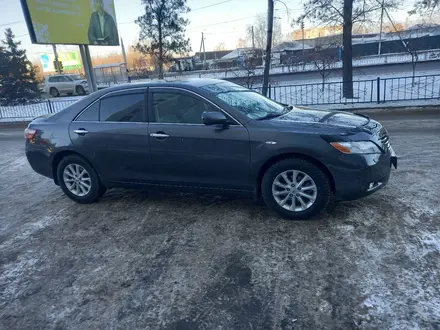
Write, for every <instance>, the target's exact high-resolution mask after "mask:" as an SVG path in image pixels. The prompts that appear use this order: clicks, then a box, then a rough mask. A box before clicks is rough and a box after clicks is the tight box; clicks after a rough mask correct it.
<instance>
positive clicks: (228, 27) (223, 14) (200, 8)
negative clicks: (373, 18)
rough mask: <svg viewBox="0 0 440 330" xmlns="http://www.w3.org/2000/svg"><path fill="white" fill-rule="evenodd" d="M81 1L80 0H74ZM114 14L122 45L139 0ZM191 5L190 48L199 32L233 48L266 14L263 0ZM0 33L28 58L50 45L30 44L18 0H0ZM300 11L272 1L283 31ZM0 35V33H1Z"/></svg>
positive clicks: (124, 1) (134, 33)
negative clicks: (11, 35)
mask: <svg viewBox="0 0 440 330" xmlns="http://www.w3.org/2000/svg"><path fill="white" fill-rule="evenodd" d="M78 1H84V0H78ZM114 3H115V8H116V17H117V23H118V29H119V33H120V36H121V37H122V39H123V40H124V44H125V46H126V48H127V47H128V45H130V44H134V43H135V42H136V41H137V39H138V35H139V28H138V26H137V24H135V23H134V20H135V19H137V18H138V17H139V16H140V15H142V14H143V13H144V12H145V9H144V7H143V6H142V4H141V0H114ZM187 5H188V6H189V7H190V8H191V9H192V11H191V12H190V13H188V14H187V18H188V19H189V21H190V24H189V25H188V26H187V33H186V35H187V37H189V38H190V42H191V47H192V51H193V52H195V51H198V50H199V48H200V41H201V34H202V32H203V33H204V35H205V48H206V50H207V51H209V50H214V48H215V47H216V46H217V45H218V44H219V43H221V42H223V43H224V44H225V46H226V49H234V48H235V47H236V45H237V42H238V39H239V38H243V37H245V35H246V33H245V31H246V27H247V26H249V25H252V22H253V21H254V20H255V16H256V15H258V14H261V13H263V14H266V10H267V0H187ZM0 8H1V9H2V10H1V11H0V34H2V30H3V29H5V28H7V27H10V28H12V31H13V32H14V34H15V35H16V36H17V39H18V40H20V41H21V42H22V46H23V47H24V48H25V49H26V50H27V52H28V56H29V58H30V59H34V60H35V59H36V58H37V57H38V56H39V55H41V54H42V53H46V52H51V51H52V47H51V46H46V45H35V44H32V43H31V41H30V38H29V35H28V31H27V27H26V24H25V22H24V17H23V12H22V9H21V5H20V1H19V0H0ZM299 14H301V0H283V1H282V2H281V1H276V2H275V15H274V16H275V18H276V19H278V20H280V22H281V25H282V32H283V34H287V33H289V32H292V31H293V30H294V28H292V27H291V21H292V19H293V18H295V17H297V16H298V15H299ZM306 27H307V26H306ZM1 37H2V35H1ZM58 49H59V51H63V50H75V49H78V47H76V46H62V45H60V46H58ZM90 51H91V53H92V55H101V54H105V53H108V52H120V51H121V49H120V47H108V46H106V47H99V46H90Z"/></svg>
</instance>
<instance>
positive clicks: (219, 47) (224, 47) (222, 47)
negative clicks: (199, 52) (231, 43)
mask: <svg viewBox="0 0 440 330" xmlns="http://www.w3.org/2000/svg"><path fill="white" fill-rule="evenodd" d="M225 49H226V45H225V43H224V42H219V43H218V44H217V46H215V48H214V50H216V51H220V50H225Z"/></svg>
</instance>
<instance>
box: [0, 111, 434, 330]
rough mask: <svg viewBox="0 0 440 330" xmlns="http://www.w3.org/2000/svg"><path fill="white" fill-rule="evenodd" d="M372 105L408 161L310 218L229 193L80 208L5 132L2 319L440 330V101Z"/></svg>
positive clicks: (0, 197) (32, 323) (118, 197)
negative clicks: (374, 185)
mask: <svg viewBox="0 0 440 330" xmlns="http://www.w3.org/2000/svg"><path fill="white" fill-rule="evenodd" d="M370 115H371V116H372V117H375V118H378V119H379V120H381V121H382V122H383V123H384V124H385V126H386V127H387V128H388V130H389V133H390V136H391V142H392V144H393V147H394V149H395V150H396V152H397V153H398V154H399V156H400V160H399V168H398V169H397V170H394V171H393V173H392V177H391V181H390V183H389V185H388V186H387V187H385V188H384V189H383V190H381V191H380V192H378V193H376V194H374V195H372V196H369V197H367V198H364V199H361V200H359V201H353V202H345V203H340V204H337V205H335V206H333V207H331V208H330V209H329V210H328V211H327V212H325V213H324V214H322V216H320V217H319V218H318V219H316V220H313V221H308V222H289V221H286V220H283V219H280V218H278V217H277V216H275V215H274V214H273V213H271V212H270V211H269V210H268V209H266V207H264V206H257V205H255V204H254V203H253V202H252V201H251V200H246V199H232V198H225V197H216V196H194V195H179V194H175V195H161V194H149V193H146V192H139V191H125V190H112V191H110V192H108V193H107V194H106V195H105V196H104V197H103V199H102V200H101V201H100V202H99V203H96V204H93V205H78V204H75V203H74V202H72V201H70V200H69V199H67V198H66V197H65V196H64V195H63V194H62V192H61V190H60V189H59V188H58V187H56V186H55V185H54V184H53V183H52V182H51V181H50V180H49V179H46V178H43V177H41V176H39V175H37V174H35V173H34V172H33V171H32V170H31V168H30V166H29V165H28V163H27V161H26V158H25V156H24V153H23V144H24V141H23V138H22V130H21V129H20V130H17V129H7V128H4V127H2V128H0V149H1V151H2V152H1V154H0V210H1V211H0V329H8V330H13V329H20V330H25V329H228V330H229V329H439V327H440V231H439V225H438V221H439V219H440V203H439V202H440V199H439V191H440V180H439V177H440V156H439V154H440V111H437V112H435V111H421V112H414V113H413V112H411V113H410V114H408V113H403V112H401V111H400V112H394V111H393V112H387V113H384V112H377V111H375V112H370Z"/></svg>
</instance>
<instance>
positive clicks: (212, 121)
mask: <svg viewBox="0 0 440 330" xmlns="http://www.w3.org/2000/svg"><path fill="white" fill-rule="evenodd" d="M202 120H203V124H205V125H208V126H211V125H227V124H228V118H226V116H225V114H224V113H223V112H220V111H210V112H204V113H203V114H202Z"/></svg>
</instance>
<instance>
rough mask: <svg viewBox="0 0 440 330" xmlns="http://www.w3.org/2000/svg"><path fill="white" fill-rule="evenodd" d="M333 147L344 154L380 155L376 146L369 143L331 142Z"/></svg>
mask: <svg viewBox="0 0 440 330" xmlns="http://www.w3.org/2000/svg"><path fill="white" fill-rule="evenodd" d="M330 144H331V145H332V146H333V147H335V148H336V149H338V150H339V151H340V152H343V153H344V154H380V153H382V152H381V151H380V149H379V147H378V146H377V145H375V144H374V143H373V142H371V141H356V142H331V143H330Z"/></svg>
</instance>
